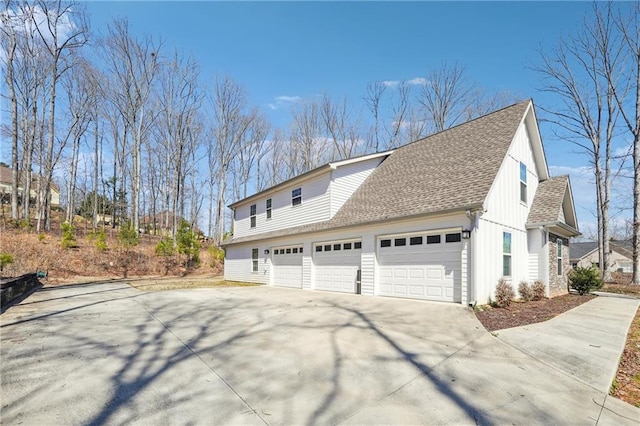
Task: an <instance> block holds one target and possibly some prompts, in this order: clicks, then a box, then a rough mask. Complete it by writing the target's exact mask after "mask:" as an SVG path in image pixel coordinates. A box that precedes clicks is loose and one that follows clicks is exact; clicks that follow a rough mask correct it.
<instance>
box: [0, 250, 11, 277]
mask: <svg viewBox="0 0 640 426" xmlns="http://www.w3.org/2000/svg"><path fill="white" fill-rule="evenodd" d="M12 263H13V256H11V254H10V253H7V252H2V253H0V272H2V271H4V268H6V267H7V266H9V265H11V264H12Z"/></svg>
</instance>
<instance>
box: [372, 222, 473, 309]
mask: <svg viewBox="0 0 640 426" xmlns="http://www.w3.org/2000/svg"><path fill="white" fill-rule="evenodd" d="M461 250H462V242H461V234H460V233H441V234H439V233H431V234H430V233H427V232H424V233H420V234H418V233H416V234H415V235H408V236H401V237H381V238H379V239H378V264H379V269H378V270H379V272H378V282H379V287H378V288H379V294H380V295H382V296H394V297H409V298H413V299H427V300H439V301H446V302H460V300H461V297H462V294H461V288H462V287H461V274H460V272H461Z"/></svg>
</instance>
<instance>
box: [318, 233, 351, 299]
mask: <svg viewBox="0 0 640 426" xmlns="http://www.w3.org/2000/svg"><path fill="white" fill-rule="evenodd" d="M361 254H362V243H361V241H359V240H358V241H355V240H353V241H330V242H322V243H316V244H314V245H313V288H314V289H316V290H329V291H339V292H343V293H357V292H358V285H357V284H358V280H359V278H360V277H359V274H360V259H361Z"/></svg>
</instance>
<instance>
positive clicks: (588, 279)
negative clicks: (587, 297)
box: [569, 266, 602, 295]
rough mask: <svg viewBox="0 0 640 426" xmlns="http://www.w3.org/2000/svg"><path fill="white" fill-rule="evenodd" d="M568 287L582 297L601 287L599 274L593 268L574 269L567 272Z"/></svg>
mask: <svg viewBox="0 0 640 426" xmlns="http://www.w3.org/2000/svg"><path fill="white" fill-rule="evenodd" d="M569 286H571V288H572V289H574V290H576V291H577V292H578V294H580V295H583V294H587V293H589V292H590V291H591V290H596V289H599V288H600V287H602V279H601V278H600V272H599V271H598V270H597V269H596V268H595V267H593V266H592V267H590V268H576V269H574V270H572V271H570V272H569Z"/></svg>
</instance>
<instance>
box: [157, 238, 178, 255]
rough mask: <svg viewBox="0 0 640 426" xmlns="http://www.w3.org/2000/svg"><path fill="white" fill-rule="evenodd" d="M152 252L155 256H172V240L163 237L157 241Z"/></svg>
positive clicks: (173, 251)
mask: <svg viewBox="0 0 640 426" xmlns="http://www.w3.org/2000/svg"><path fill="white" fill-rule="evenodd" d="M154 251H155V253H156V256H173V254H174V253H175V250H174V247H173V240H172V239H171V238H169V237H164V238H163V239H161V240H160V241H158V244H156V247H155V249H154Z"/></svg>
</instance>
